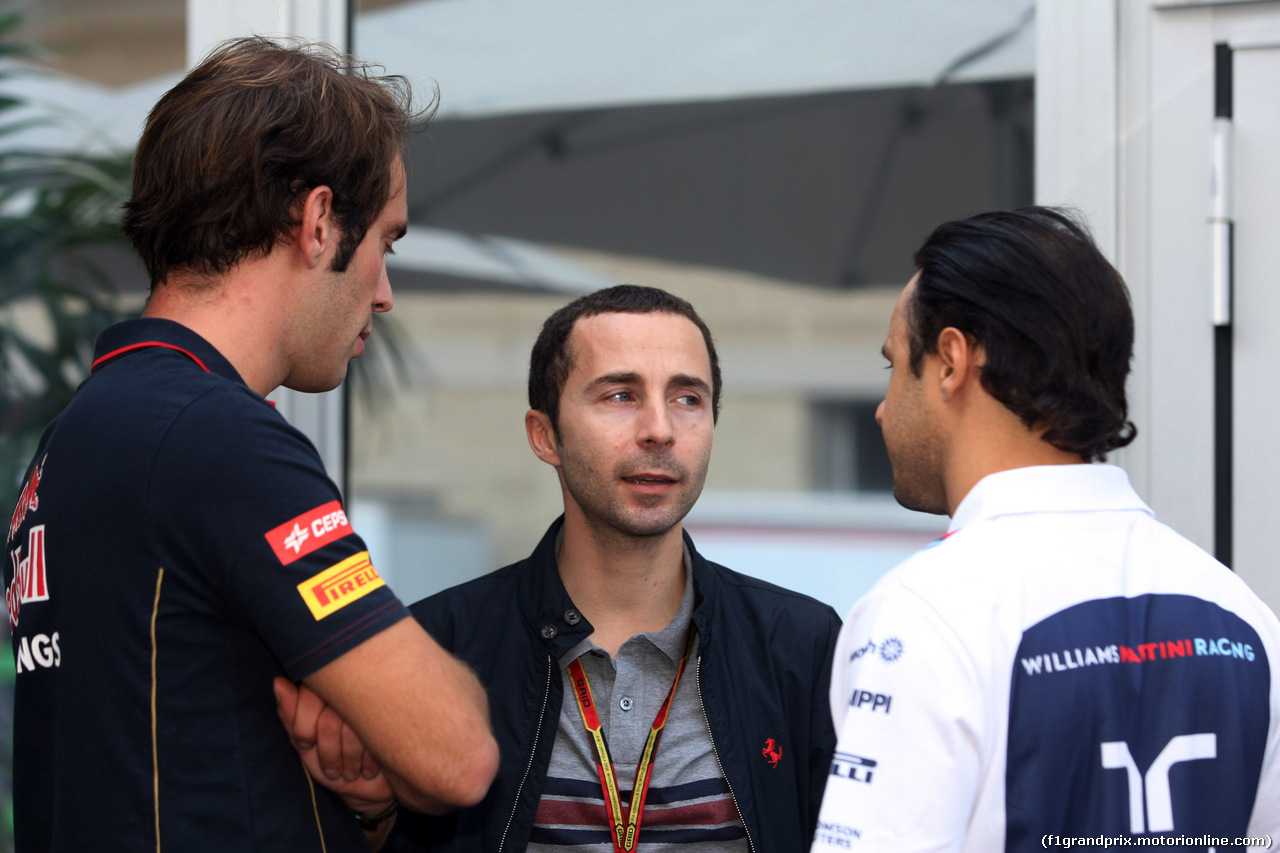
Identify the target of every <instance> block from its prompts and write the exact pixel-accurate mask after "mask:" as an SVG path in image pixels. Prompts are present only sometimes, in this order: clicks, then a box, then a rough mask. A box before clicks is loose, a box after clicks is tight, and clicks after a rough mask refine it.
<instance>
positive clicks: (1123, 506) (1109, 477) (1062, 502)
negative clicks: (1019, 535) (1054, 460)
mask: <svg viewBox="0 0 1280 853" xmlns="http://www.w3.org/2000/svg"><path fill="white" fill-rule="evenodd" d="M1123 510H1137V511H1139V512H1145V513H1146V514H1147V515H1150V516H1154V515H1155V513H1154V512H1152V511H1151V508H1150V507H1149V506H1147V505H1146V504H1145V503H1144V502H1143V500H1142V498H1140V497H1138V493H1137V492H1135V491H1134V490H1133V486H1131V485H1130V484H1129V475H1128V474H1127V473H1125V470H1124V469H1123V468H1119V467H1117V466H1115V465H1036V466H1032V467H1029V468H1013V469H1010V470H1008V471H998V472H996V473H994V474H988V475H987V476H985V477H983V478H982V479H981V480H979V481H978V483H977V485H975V486H974V487H973V488H972V489H970V490H969V494H967V495H965V496H964V500H962V501H960V506H958V507H956V512H955V515H953V516H952V517H951V524H950V525H949V526H948V527H947V532H948V533H951V532H954V531H956V530H959V529H960V528H962V527H964V526H966V525H968V524H972V523H973V522H975V521H977V520H979V519H984V518H995V517H996V516H1001V515H1018V514H1025V513H1037V512H1113V511H1123Z"/></svg>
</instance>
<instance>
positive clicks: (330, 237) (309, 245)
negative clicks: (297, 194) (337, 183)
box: [298, 185, 338, 267]
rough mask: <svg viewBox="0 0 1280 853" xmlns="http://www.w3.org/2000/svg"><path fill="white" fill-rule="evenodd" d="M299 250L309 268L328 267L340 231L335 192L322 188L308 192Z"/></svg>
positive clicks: (303, 207)
mask: <svg viewBox="0 0 1280 853" xmlns="http://www.w3.org/2000/svg"><path fill="white" fill-rule="evenodd" d="M298 218H299V220H300V224H299V226H298V251H299V252H300V253H301V255H302V259H303V262H304V263H305V264H306V265H307V266H308V267H317V266H320V265H321V264H322V263H323V264H325V265H326V266H327V265H328V264H327V261H325V256H326V255H327V254H328V253H329V252H331V251H333V250H334V249H335V248H336V247H337V245H338V228H337V225H336V223H334V221H333V190H331V189H329V188H328V187H327V186H324V185H321V186H318V187H315V188H314V189H312V190H311V192H309V193H307V197H306V198H304V199H303V200H302V211H301V215H300V216H299V217H298Z"/></svg>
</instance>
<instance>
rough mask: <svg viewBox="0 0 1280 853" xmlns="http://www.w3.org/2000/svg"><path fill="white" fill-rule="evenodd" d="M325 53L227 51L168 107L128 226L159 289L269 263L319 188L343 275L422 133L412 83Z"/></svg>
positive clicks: (143, 144)
mask: <svg viewBox="0 0 1280 853" xmlns="http://www.w3.org/2000/svg"><path fill="white" fill-rule="evenodd" d="M374 71H375V68H374V67H373V66H369V65H364V64H362V63H359V62H357V61H355V60H353V59H352V58H351V57H349V56H345V55H343V54H340V53H338V52H336V51H335V50H333V49H332V48H330V47H328V46H326V45H320V44H307V43H297V42H290V43H287V44H281V43H277V42H274V41H271V40H270V39H265V38H260V37H250V38H240V39H233V40H230V41H227V42H224V43H222V44H221V45H219V46H218V47H217V48H215V49H214V50H213V52H212V53H210V54H209V56H208V57H206V58H205V60H204V61H203V62H201V63H200V65H199V66H197V67H196V68H195V69H193V70H192V71H191V72H190V73H189V74H187V76H186V77H185V78H183V80H182V81H181V82H180V83H178V85H176V86H174V87H173V88H172V89H170V90H169V92H168V93H166V94H165V95H164V97H162V98H161V99H160V100H159V102H157V103H156V105H155V107H154V108H153V109H152V110H151V113H150V115H149V116H148V117H147V122H146V125H145V127H144V128H143V133H142V138H141V140H140V141H139V142H138V148H137V151H136V153H135V155H134V159H133V197H132V198H131V199H130V200H129V201H128V202H126V203H125V214H124V218H123V221H122V223H121V227H122V228H123V229H124V232H125V234H126V235H127V236H128V237H129V239H130V240H131V241H132V242H133V245H134V248H135V249H136V250H137V252H138V255H139V256H140V257H141V258H142V261H143V263H144V264H145V265H146V267H147V272H148V273H149V274H150V276H151V284H152V286H153V287H154V286H155V285H156V284H158V283H159V282H162V281H164V280H165V279H166V278H167V277H168V276H169V275H170V274H171V273H173V272H174V271H176V270H191V271H193V272H196V273H199V274H201V275H218V274H221V273H224V272H226V271H227V270H229V269H231V268H232V267H233V266H235V265H236V264H237V263H239V262H240V261H242V260H244V259H246V258H251V257H262V256H265V255H267V254H269V253H270V252H271V250H272V249H273V248H274V247H275V246H276V245H277V244H278V243H279V242H280V241H281V240H283V239H286V236H287V234H288V231H289V229H290V228H291V227H293V226H294V225H296V224H297V214H298V205H299V203H300V202H301V201H302V199H304V198H305V197H306V195H307V193H309V192H310V191H311V190H312V189H314V188H315V187H318V186H328V187H329V188H330V189H332V190H333V215H334V219H335V220H336V223H337V225H338V227H339V229H340V236H339V242H338V252H337V255H336V256H335V258H334V261H333V264H332V267H333V269H334V270H335V271H337V272H341V271H342V270H344V269H346V267H347V264H348V263H350V261H351V257H352V255H354V253H355V250H356V247H357V246H359V245H360V242H361V241H362V240H363V239H364V236H365V232H366V231H368V229H369V226H370V224H372V222H373V221H374V219H376V218H377V216H378V214H379V213H380V212H381V211H382V208H383V207H384V206H385V205H386V203H387V200H388V199H389V198H390V197H391V193H392V191H393V190H394V188H393V187H392V186H391V175H392V168H393V164H394V162H395V159H396V158H397V157H400V156H403V151H404V148H405V146H406V143H407V141H408V138H409V136H410V135H411V134H412V133H414V132H416V131H418V130H420V129H422V128H424V127H425V126H426V124H427V123H428V122H429V121H430V118H431V116H432V114H433V112H434V107H435V99H434V98H433V99H432V101H431V103H430V104H428V105H427V107H426V108H425V109H423V110H415V108H414V106H413V95H412V92H411V90H410V87H409V85H408V83H407V82H406V81H405V79H404V78H403V77H399V76H376V75H375V73H374Z"/></svg>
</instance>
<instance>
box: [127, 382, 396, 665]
mask: <svg viewBox="0 0 1280 853" xmlns="http://www.w3.org/2000/svg"><path fill="white" fill-rule="evenodd" d="M151 476H152V478H153V487H152V488H151V489H150V490H149V495H150V500H151V508H150V512H151V515H152V519H151V520H152V523H153V524H154V525H155V527H156V531H157V533H156V536H157V540H158V541H159V542H161V551H162V555H161V556H162V559H163V560H164V561H165V562H167V563H168V564H169V565H167V566H165V568H166V570H168V571H170V572H173V573H176V574H177V575H178V578H177V580H179V581H180V582H181V583H182V584H184V585H185V588H186V589H188V590H190V601H191V602H192V606H193V607H195V608H206V609H207V610H208V614H207V615H209V616H210V617H211V618H222V619H228V618H229V619H231V620H234V621H238V622H242V623H244V624H245V625H246V626H247V627H248V629H249V630H251V631H253V632H254V633H256V634H257V635H258V636H259V637H260V638H261V639H262V640H263V642H265V643H266V645H267V646H268V647H269V648H270V649H271V652H272V654H274V655H275V657H276V658H277V659H278V660H280V662H281V664H282V665H283V667H284V669H285V671H286V672H287V673H288V674H289V676H290V677H291V678H294V679H296V680H300V679H302V678H303V677H305V676H307V675H309V674H311V673H312V672H314V671H315V670H317V669H319V668H320V667H322V666H324V665H325V664H326V663H329V662H330V661H332V660H334V659H336V658H337V657H339V656H340V655H342V654H343V653H344V652H346V651H348V650H350V649H352V648H354V647H355V646H356V645H359V644H360V643H361V642H363V641H364V640H366V639H368V638H369V637H372V636H373V635H375V634H377V633H378V632H380V631H382V630H384V629H385V628H387V627H389V626H390V625H392V624H394V623H395V622H398V621H399V620H400V619H402V618H404V617H405V616H407V615H408V611H407V610H406V609H405V608H404V606H403V605H402V604H401V603H400V602H399V600H398V599H397V598H396V597H395V595H394V594H393V593H392V592H391V590H390V588H388V587H387V586H386V584H385V583H384V582H383V580H382V578H381V576H379V574H378V571H377V569H376V568H375V567H374V565H373V563H372V561H371V559H370V557H369V553H368V550H367V549H366V547H365V544H364V542H363V541H362V540H361V539H360V537H359V536H357V535H356V533H355V531H354V530H353V529H352V527H351V524H350V521H349V519H348V518H347V515H346V510H345V507H344V505H343V502H342V496H341V494H340V493H339V491H338V488H337V486H336V485H335V484H334V483H333V481H332V480H330V479H329V477H328V476H327V475H326V474H325V471H324V466H323V464H322V463H321V461H320V457H319V454H318V453H317V452H316V450H315V448H314V447H313V446H312V445H311V443H310V442H309V441H308V440H307V439H306V438H305V437H304V436H303V435H302V433H300V432H299V431H298V430H296V429H294V428H293V427H291V426H290V425H289V424H288V423H287V422H286V421H285V420H284V419H283V418H282V417H281V416H280V415H279V414H278V413H276V412H275V411H274V409H272V408H270V407H269V406H267V405H265V404H263V403H262V401H260V400H257V399H255V398H251V397H249V396H248V395H246V394H244V393H242V392H239V391H236V390H217V391H214V392H211V393H209V394H205V395H203V396H202V397H200V398H198V399H197V400H196V402H195V403H193V404H192V405H191V406H190V407H188V409H187V410H186V411H185V412H184V413H183V414H182V415H181V416H180V417H179V418H178V419H177V420H176V421H175V423H174V425H173V427H172V428H171V429H170V432H169V435H168V436H167V437H166V439H165V442H164V444H163V447H162V450H161V452H160V454H159V455H158V456H157V459H156V463H155V465H154V468H153V471H152V472H151Z"/></svg>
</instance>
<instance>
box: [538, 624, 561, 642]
mask: <svg viewBox="0 0 1280 853" xmlns="http://www.w3.org/2000/svg"><path fill="white" fill-rule="evenodd" d="M557 633H559V632H558V631H556V626H555V625H543V626H542V639H544V640H554V639H555V638H556V634H557Z"/></svg>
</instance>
